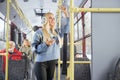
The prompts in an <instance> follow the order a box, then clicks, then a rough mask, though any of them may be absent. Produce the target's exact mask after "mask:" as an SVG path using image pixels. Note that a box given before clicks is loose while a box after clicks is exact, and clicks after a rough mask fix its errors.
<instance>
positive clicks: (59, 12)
mask: <svg viewBox="0 0 120 80" xmlns="http://www.w3.org/2000/svg"><path fill="white" fill-rule="evenodd" d="M61 4H62V0H59V1H58V6H60V5H61ZM58 20H59V29H60V28H61V11H60V10H59V11H58ZM61 41H62V40H61ZM60 68H61V67H60V58H59V59H58V80H61V79H60V73H61V72H60V70H61V69H60Z"/></svg>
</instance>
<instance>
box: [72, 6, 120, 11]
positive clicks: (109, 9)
mask: <svg viewBox="0 0 120 80" xmlns="http://www.w3.org/2000/svg"><path fill="white" fill-rule="evenodd" d="M72 10H73V11H74V12H120V8H73V7H72Z"/></svg>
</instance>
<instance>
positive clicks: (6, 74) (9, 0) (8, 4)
mask: <svg viewBox="0 0 120 80" xmlns="http://www.w3.org/2000/svg"><path fill="white" fill-rule="evenodd" d="M10 2H11V0H7V1H6V3H7V7H6V10H7V11H6V19H7V26H6V27H7V28H6V29H7V30H6V62H5V63H6V66H5V80H8V48H9V32H10V26H9V20H10V19H9V17H10V15H9V14H10Z"/></svg>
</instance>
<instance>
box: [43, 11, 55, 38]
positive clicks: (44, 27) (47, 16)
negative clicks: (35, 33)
mask: <svg viewBox="0 0 120 80" xmlns="http://www.w3.org/2000/svg"><path fill="white" fill-rule="evenodd" d="M51 15H53V13H51V12H48V13H46V14H45V18H46V21H45V24H43V28H42V31H43V36H44V37H43V40H46V39H49V38H50V34H49V33H48V31H47V30H46V26H47V24H48V19H49V17H50V16H51ZM49 26H50V25H49ZM50 30H51V33H52V34H53V35H57V33H56V31H55V29H54V27H52V29H50Z"/></svg>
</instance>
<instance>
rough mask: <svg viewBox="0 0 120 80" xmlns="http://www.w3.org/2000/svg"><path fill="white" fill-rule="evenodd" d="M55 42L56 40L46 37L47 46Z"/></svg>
mask: <svg viewBox="0 0 120 80" xmlns="http://www.w3.org/2000/svg"><path fill="white" fill-rule="evenodd" d="M54 42H55V40H54V39H46V42H45V43H46V44H47V46H51V45H52V44H53V43H54Z"/></svg>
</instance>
